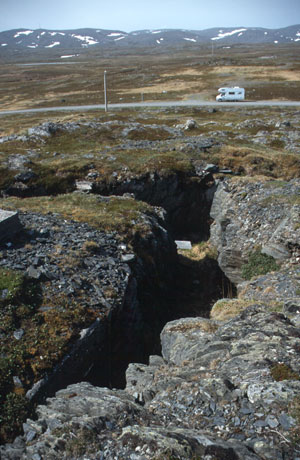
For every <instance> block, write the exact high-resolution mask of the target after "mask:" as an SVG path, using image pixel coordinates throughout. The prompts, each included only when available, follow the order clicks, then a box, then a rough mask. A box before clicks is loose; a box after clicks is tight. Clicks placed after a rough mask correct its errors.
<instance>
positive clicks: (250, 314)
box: [1, 305, 300, 460]
mask: <svg viewBox="0 0 300 460" xmlns="http://www.w3.org/2000/svg"><path fill="white" fill-rule="evenodd" d="M299 332H300V331H299V329H297V328H296V327H295V324H294V322H293V319H291V320H289V319H287V318H286V317H285V316H284V315H281V314H278V313H266V310H265V307H264V306H257V305H253V306H252V307H249V308H248V309H247V310H245V311H244V312H243V313H242V314H241V315H239V316H237V317H236V318H235V319H233V320H231V321H229V322H227V323H219V324H218V323H216V322H214V321H211V320H207V319H201V318H190V319H182V320H177V321H173V322H171V323H168V324H167V325H166V327H165V328H164V330H163V332H162V334H161V340H162V351H163V357H159V356H151V357H150V360H149V365H148V366H146V365H141V364H132V365H130V366H129V368H128V371H127V387H126V390H119V391H117V390H108V389H106V388H97V387H93V386H91V385H90V384H87V383H80V384H76V385H71V386H69V387H68V388H67V389H65V390H61V391H59V392H58V393H57V395H56V397H55V398H51V399H49V400H48V401H47V405H45V406H39V408H38V411H37V413H38V419H37V420H36V421H32V420H28V421H27V423H26V425H24V428H25V434H24V436H23V437H20V438H18V439H17V440H16V441H15V443H14V444H13V445H7V446H4V447H2V451H1V454H2V456H3V457H2V458H5V459H7V460H11V459H16V458H18V459H22V460H25V459H26V460H27V459H28V460H29V459H32V458H53V459H56V458H65V459H67V458H74V459H83V458H89V459H96V458H103V459H112V458H118V459H121V458H122V459H123V458H125V459H131V458H135V459H140V460H142V459H151V458H157V457H159V458H166V456H168V455H171V456H173V457H175V458H182V459H184V458H192V457H194V456H195V457H199V458H203V459H206V460H208V459H211V458H214V459H216V460H224V459H226V458H228V459H239V460H244V459H248V460H255V459H257V460H258V459H260V460H265V459H278V460H282V459H288V460H295V459H296V458H297V453H296V451H295V450H294V447H293V444H292V443H291V441H290V434H291V430H292V429H293V427H294V426H295V424H296V420H295V418H294V416H293V414H292V412H291V410H290V407H291V406H290V403H291V401H293V399H294V398H296V397H297V395H299V390H300V383H299V380H297V379H294V380H293V379H290V380H284V381H275V380H274V378H273V376H272V375H273V374H272V367H273V366H274V365H275V366H276V365H278V363H281V362H283V363H285V365H287V366H289V367H290V368H291V369H292V370H293V371H294V373H295V374H294V375H297V374H298V375H299V372H300V361H299V351H297V350H298V349H297V343H298V341H299V340H298V337H299ZM88 433H90V434H91V433H92V437H91V436H90V437H89V436H88ZM283 439H284V440H285V442H282V440H283ZM79 441H80V443H81V449H82V450H81V451H80V450H78V442H79Z"/></svg>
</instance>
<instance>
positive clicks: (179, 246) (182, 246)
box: [175, 240, 192, 250]
mask: <svg viewBox="0 0 300 460" xmlns="http://www.w3.org/2000/svg"><path fill="white" fill-rule="evenodd" d="M175 244H176V246H177V249H186V250H188V249H192V243H191V242H190V241H179V240H176V241H175Z"/></svg>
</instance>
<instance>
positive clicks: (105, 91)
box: [104, 70, 107, 112]
mask: <svg viewBox="0 0 300 460" xmlns="http://www.w3.org/2000/svg"><path fill="white" fill-rule="evenodd" d="M104 108H105V112H107V90H106V70H104Z"/></svg>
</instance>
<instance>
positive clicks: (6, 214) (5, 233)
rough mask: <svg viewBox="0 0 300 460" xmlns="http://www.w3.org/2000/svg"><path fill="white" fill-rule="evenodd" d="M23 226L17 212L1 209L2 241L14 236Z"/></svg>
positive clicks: (0, 232) (0, 239)
mask: <svg viewBox="0 0 300 460" xmlns="http://www.w3.org/2000/svg"><path fill="white" fill-rule="evenodd" d="M21 228H22V224H21V222H20V220H19V216H18V213H17V212H14V211H5V210H4V209H0V241H1V242H3V241H5V240H8V239H10V238H12V237H13V236H14V235H15V234H16V233H17V232H19V231H20V230H21Z"/></svg>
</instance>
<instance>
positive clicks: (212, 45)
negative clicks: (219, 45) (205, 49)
mask: <svg viewBox="0 0 300 460" xmlns="http://www.w3.org/2000/svg"><path fill="white" fill-rule="evenodd" d="M213 55H214V42H213V40H212V41H211V57H213Z"/></svg>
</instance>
